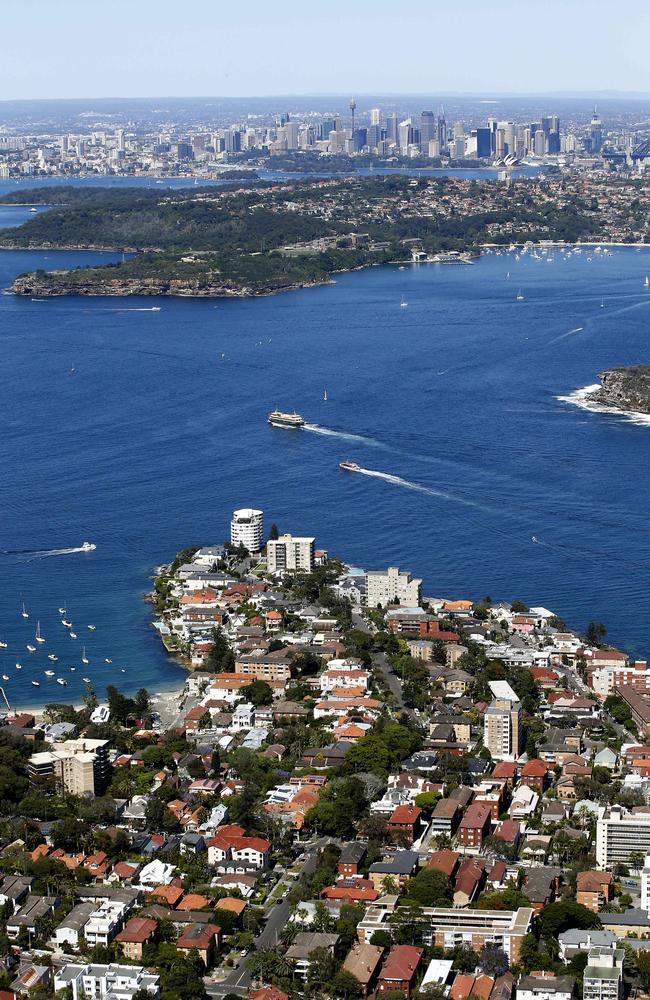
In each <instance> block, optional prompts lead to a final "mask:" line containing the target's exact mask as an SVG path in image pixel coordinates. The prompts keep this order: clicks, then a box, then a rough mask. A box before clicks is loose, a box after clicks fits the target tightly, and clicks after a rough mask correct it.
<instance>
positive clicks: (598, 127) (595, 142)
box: [589, 108, 603, 153]
mask: <svg viewBox="0 0 650 1000" xmlns="http://www.w3.org/2000/svg"><path fill="white" fill-rule="evenodd" d="M589 139H590V149H591V152H592V153H600V151H601V149H602V148H603V126H602V123H601V121H600V118H599V116H598V112H597V111H596V108H594V113H593V115H592V118H591V126H590V128H589Z"/></svg>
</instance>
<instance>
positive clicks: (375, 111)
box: [370, 108, 381, 125]
mask: <svg viewBox="0 0 650 1000" xmlns="http://www.w3.org/2000/svg"><path fill="white" fill-rule="evenodd" d="M370 124H371V125H381V108H371V109H370Z"/></svg>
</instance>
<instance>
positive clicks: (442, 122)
mask: <svg viewBox="0 0 650 1000" xmlns="http://www.w3.org/2000/svg"><path fill="white" fill-rule="evenodd" d="M438 142H439V143H440V148H441V149H444V148H445V146H446V145H447V119H446V118H445V109H444V108H443V107H442V106H441V107H440V111H439V113H438Z"/></svg>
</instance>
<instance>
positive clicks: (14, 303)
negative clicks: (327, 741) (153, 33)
mask: <svg viewBox="0 0 650 1000" xmlns="http://www.w3.org/2000/svg"><path fill="white" fill-rule="evenodd" d="M15 211H18V210H15ZM97 259H104V260H106V259H113V256H111V255H100V254H89V253H81V252H78V253H67V252H54V253H53V252H48V253H37V252H31V251H29V252H28V251H17V252H14V251H0V286H2V287H6V286H7V285H8V284H9V283H10V281H11V279H12V277H13V276H14V275H15V274H17V273H19V272H21V271H23V270H26V269H31V268H35V267H44V268H52V267H58V266H70V265H71V264H73V263H77V264H81V263H88V262H92V261H95V260H97ZM647 272H650V251H647V250H640V251H637V250H635V249H634V248H626V249H617V250H616V251H615V252H614V254H613V255H612V256H605V255H604V254H600V253H599V254H597V253H595V252H591V251H583V252H582V253H581V254H571V255H568V254H564V253H562V252H560V251H557V250H556V251H554V252H552V253H549V254H547V255H545V256H541V257H540V259H533V258H532V257H531V256H530V255H523V256H521V258H520V259H519V260H517V259H516V257H515V256H514V255H512V254H505V253H504V254H500V255H496V254H489V255H486V256H484V257H483V258H482V259H481V260H480V261H478V262H477V263H475V264H473V265H470V266H462V265H456V266H454V265H421V266H413V267H407V268H405V269H404V270H399V269H397V268H394V267H384V268H373V269H369V270H367V271H364V272H359V273H354V274H349V275H340V276H338V277H337V280H336V283H333V284H331V285H327V286H323V287H320V288H315V289H305V290H302V291H297V292H291V293H286V294H282V295H278V296H274V297H269V298H260V299H255V300H243V301H239V300H237V301H226V300H220V301H209V300H196V301H192V300H173V299H160V300H157V301H156V300H152V299H149V298H147V299H137V298H135V299H131V298H127V299H105V298H96V299H87V298H86V299H84V298H79V299H74V298H64V299H52V300H48V301H33V300H29V299H22V298H14V297H13V296H11V295H0V379H1V384H2V393H1V394H0V427H1V428H2V434H1V435H0V469H1V470H2V479H1V483H2V486H1V489H0V549H1V550H2V553H1V554H0V639H2V640H3V641H5V642H7V643H8V649H6V650H2V651H0V673H4V674H6V675H7V676H8V677H9V678H10V679H9V680H8V681H3V682H2V686H3V687H4V689H5V691H6V693H7V695H8V697H9V698H10V700H11V702H12V704H17V705H20V704H35V703H36V702H39V701H40V702H47V701H52V700H62V699H65V700H72V699H78V698H79V696H80V695H81V693H82V692H83V682H82V680H81V678H82V676H89V677H91V679H92V681H93V683H94V685H95V686H96V689H97V690H98V692H100V693H101V692H102V691H103V688H104V687H105V685H106V683H116V684H118V685H119V686H121V687H122V688H123V689H124V690H126V691H134V690H135V689H137V688H138V687H140V686H141V685H144V686H146V687H148V688H150V689H151V690H152V691H156V690H162V689H164V688H169V687H171V686H173V685H175V684H177V683H179V681H180V680H182V677H183V672H182V670H181V669H180V668H179V667H178V666H177V665H175V664H174V663H173V662H171V661H170V660H169V659H168V658H167V657H166V656H165V654H164V652H163V651H162V647H161V646H160V644H159V642H158V639H157V636H156V634H155V632H154V631H153V629H152V627H151V615H150V610H151V609H150V607H149V605H147V604H145V603H144V602H143V600H142V595H143V592H144V591H145V590H146V589H147V586H148V576H149V574H150V573H151V571H152V568H153V567H154V566H156V565H157V564H159V563H161V562H162V561H165V560H167V559H169V558H170V557H171V556H173V554H174V553H175V552H176V551H177V550H178V549H179V548H181V547H183V546H185V545H189V544H202V543H206V544H207V543H212V542H219V541H222V540H223V539H224V538H225V537H226V536H227V534H228V526H229V519H230V514H231V512H232V510H233V509H234V508H236V507H241V506H248V505H251V506H259V507H261V508H263V509H264V511H265V514H266V522H267V526H269V525H270V524H271V523H272V522H274V521H275V522H276V523H277V524H278V526H279V528H280V529H281V530H286V531H292V532H294V533H297V534H314V535H315V536H316V538H317V544H318V545H319V546H323V547H326V548H327V549H328V550H329V551H330V552H331V553H335V554H337V555H338V556H341V557H342V558H344V559H346V560H348V561H350V562H352V563H354V564H357V565H363V566H367V567H385V566H386V565H399V566H401V567H403V568H406V569H409V570H411V571H412V572H413V573H414V574H416V575H418V576H422V577H423V578H424V581H425V592H426V593H427V594H430V595H443V596H450V597H465V596H470V597H483V596H484V595H490V596H491V597H492V598H494V599H499V598H502V599H513V598H520V599H522V600H524V601H526V602H528V603H529V604H543V605H545V606H547V607H549V608H551V609H552V610H553V611H555V612H556V613H557V614H559V615H561V616H562V617H564V618H566V619H567V621H568V622H569V624H570V625H572V626H576V627H579V626H582V625H584V624H585V623H586V622H587V621H588V620H590V619H591V618H595V619H599V620H602V621H604V622H605V623H606V624H607V626H608V628H609V637H610V639H611V641H613V642H616V643H618V644H620V645H621V646H622V647H623V648H625V649H628V650H630V651H631V652H633V653H635V654H637V655H646V654H647V653H648V652H650V626H649V624H648V622H649V620H650V615H649V610H650V609H649V603H650V599H649V593H648V591H649V583H650V573H649V569H648V567H649V564H650V538H649V534H648V530H647V521H648V499H647V498H648V495H649V493H650V426H648V425H647V424H644V423H635V422H633V421H631V420H629V419H627V418H626V417H624V416H621V415H615V414H606V413H599V412H588V411H586V410H584V409H582V408H581V407H580V406H578V405H574V403H572V402H570V401H569V402H567V401H566V400H563V399H560V398H558V397H568V396H571V394H572V393H574V392H575V391H576V390H578V389H580V388H581V387H584V386H587V385H590V384H593V383H594V382H595V381H596V379H597V373H598V372H599V371H600V370H601V369H603V368H605V367H608V366H613V365H623V364H631V363H636V362H645V361H648V360H649V358H650V292H648V291H646V290H644V288H643V278H644V275H645V274H646V273H647ZM508 275H510V276H509V277H508ZM519 289H521V292H522V294H523V295H524V299H523V301H517V299H516V296H517V292H518V290H519ZM402 297H403V298H404V300H405V301H406V302H407V303H408V306H407V307H405V308H401V307H400V300H401V299H402ZM154 304H155V305H159V306H160V311H159V312H153V311H151V307H152V306H153V305H154ZM71 368H74V369H75V372H74V373H71V372H70V369H71ZM325 389H327V393H328V397H329V398H328V401H327V402H324V401H323V394H324V390H325ZM579 401H580V400H579V399H578V402H579ZM275 407H279V408H283V409H293V408H294V407H295V408H296V409H297V410H298V411H299V412H301V413H302V414H303V415H304V416H305V419H306V420H307V421H308V422H309V427H308V428H307V429H306V430H303V431H298V432H291V431H286V430H278V429H273V428H271V427H269V426H268V424H267V422H266V417H267V414H268V413H269V411H270V410H272V409H273V408H275ZM346 458H347V459H352V460H353V461H355V462H357V463H358V464H359V465H360V466H362V468H363V469H364V473H363V474H360V475H354V474H350V473H345V472H342V471H341V470H339V467H338V464H339V462H340V461H341V460H343V459H346ZM84 540H89V541H91V542H94V543H95V544H96V545H97V549H96V551H94V552H91V553H87V554H84V553H81V552H71V553H62V552H59V554H55V553H56V552H57V550H62V549H69V548H76V547H78V546H80V545H81V543H82V542H83V541H84ZM47 553H51V554H47ZM23 600H24V601H25V604H26V606H27V609H28V612H29V614H30V618H29V619H28V620H27V621H24V620H23V619H22V618H21V617H20V609H21V602H22V601H23ZM63 606H65V607H66V608H67V613H68V617H69V618H70V620H71V621H72V622H73V623H74V627H75V631H76V633H77V635H78V639H77V640H71V639H70V638H69V636H68V634H67V631H66V629H64V628H63V627H62V626H61V624H60V622H59V617H60V616H59V614H58V612H57V609H58V608H59V607H63ZM37 620H39V621H40V624H41V629H42V633H43V635H44V636H45V638H46V640H47V641H46V643H45V644H44V646H42V647H39V649H38V651H37V653H35V654H29V653H28V652H27V651H26V649H25V646H26V644H27V643H29V642H33V634H34V627H35V624H36V622H37ZM88 624H95V625H96V630H95V631H90V630H89V629H88V628H87V625H88ZM84 645H85V648H86V658H87V659H89V660H90V663H89V664H88V665H87V666H84V665H82V663H81V653H82V646H84ZM48 653H53V654H54V655H57V656H58V657H59V660H58V662H57V663H56V664H55V665H54V666H52V664H51V663H50V662H48V660H47V654H48ZM106 658H108V659H111V660H112V661H113V662H112V663H111V664H107V663H105V660H106ZM16 662H20V663H22V665H23V669H22V670H21V671H17V670H16V668H15V663H16ZM71 666H75V667H76V670H75V671H74V672H72V671H70V669H69V668H70V667H71ZM45 669H55V671H56V673H57V676H62V677H64V678H65V679H66V680H67V682H68V684H67V687H65V688H62V687H59V686H58V685H57V684H56V683H55V681H54V678H51V679H47V678H46V677H45V676H44V670H45ZM122 670H124V671H125V672H124V673H122ZM32 679H37V680H39V682H40V687H39V688H35V687H32V685H31V680H32Z"/></svg>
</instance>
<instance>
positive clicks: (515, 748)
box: [483, 692, 522, 760]
mask: <svg viewBox="0 0 650 1000" xmlns="http://www.w3.org/2000/svg"><path fill="white" fill-rule="evenodd" d="M513 693H514V692H513ZM515 699H516V695H515ZM521 720H522V708H521V702H520V701H518V700H515V701H510V700H509V699H507V698H495V700H494V701H493V702H492V703H491V705H490V706H489V708H488V709H487V711H486V712H485V716H484V718H483V743H484V745H485V747H486V748H487V749H488V750H489V751H490V753H491V754H492V756H493V757H494V758H495V760H514V759H515V758H516V757H518V756H519V754H520V753H521Z"/></svg>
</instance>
